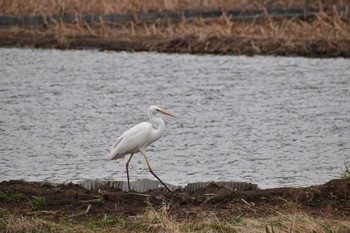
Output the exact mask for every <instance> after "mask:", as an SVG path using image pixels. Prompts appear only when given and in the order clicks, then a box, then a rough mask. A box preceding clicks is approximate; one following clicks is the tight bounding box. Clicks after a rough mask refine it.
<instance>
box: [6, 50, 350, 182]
mask: <svg viewBox="0 0 350 233" xmlns="http://www.w3.org/2000/svg"><path fill="white" fill-rule="evenodd" d="M0 55H1V56H0V64H1V66H0V73H1V79H0V115H1V119H0V132H1V134H0V140H1V146H0V167H1V169H0V180H9V179H26V180H47V181H78V180H81V179H91V178H114V179H125V177H126V174H125V167H124V166H125V162H126V161H125V160H122V161H117V162H115V161H108V160H107V159H106V157H107V154H108V152H109V149H110V145H111V144H112V143H113V142H114V140H115V139H116V138H117V136H119V135H120V134H121V133H122V132H123V131H124V130H126V129H128V128H130V127H132V126H133V125H134V124H135V123H137V122H140V121H144V120H147V108H148V106H149V105H153V104H156V105H159V106H162V107H164V108H166V109H168V110H169V111H171V112H173V113H174V114H175V115H177V116H178V118H176V119H172V118H166V119H165V120H166V123H167V128H168V129H167V133H166V135H165V137H164V138H162V139H161V140H160V141H159V142H156V143H155V145H151V146H150V147H149V150H148V154H149V159H150V161H151V164H152V166H153V168H154V170H155V171H156V173H157V174H158V175H159V176H160V177H162V179H163V180H164V181H166V182H169V183H173V184H185V183H187V182H195V181H207V180H236V181H251V182H255V183H258V184H259V186H260V187H276V186H304V185H310V184H315V183H322V182H324V181H327V180H329V179H331V178H337V177H339V175H340V174H341V172H342V168H343V167H344V163H346V162H347V163H349V162H350V140H349V138H350V101H349V99H350V98H349V97H350V76H349V72H348V71H349V70H350V63H349V62H348V60H346V59H307V58H281V57H259V56H256V57H244V56H194V55H176V54H157V53H126V52H121V53H116V52H99V51H74V50H72V51H60V50H33V49H0ZM130 166H131V167H130V168H131V178H132V179H136V178H141V177H143V178H152V176H151V175H150V174H149V173H148V170H147V166H146V165H145V162H144V159H143V158H142V156H135V157H134V158H133V160H132V163H131V165H130Z"/></svg>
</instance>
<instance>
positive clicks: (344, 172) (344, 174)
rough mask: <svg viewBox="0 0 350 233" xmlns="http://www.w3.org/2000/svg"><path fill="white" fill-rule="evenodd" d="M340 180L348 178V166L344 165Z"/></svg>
mask: <svg viewBox="0 0 350 233" xmlns="http://www.w3.org/2000/svg"><path fill="white" fill-rule="evenodd" d="M342 178H344V179H348V178H350V165H349V166H348V165H347V164H345V169H343V175H342Z"/></svg>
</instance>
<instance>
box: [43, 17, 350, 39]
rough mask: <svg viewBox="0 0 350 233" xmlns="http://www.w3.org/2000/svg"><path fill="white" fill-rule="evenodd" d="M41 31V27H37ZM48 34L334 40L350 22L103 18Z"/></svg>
mask: <svg viewBox="0 0 350 233" xmlns="http://www.w3.org/2000/svg"><path fill="white" fill-rule="evenodd" d="M36 31H37V32H38V33H39V32H40V30H39V29H37V30H36ZM45 33H48V34H55V35H56V37H57V39H58V40H62V39H63V38H65V37H76V36H93V37H106V38H107V37H108V38H115V37H128V38H145V37H151V38H163V39H165V38H180V37H194V38H197V40H198V41H202V40H207V39H208V38H213V37H216V38H250V39H283V40H284V41H295V40H315V39H323V40H334V39H349V38H350V24H349V22H348V20H344V19H341V18H340V17H339V16H338V15H334V16H328V15H326V14H324V13H320V14H318V15H317V18H316V19H315V20H313V21H312V22H305V21H301V20H298V19H283V20H280V21H273V20H265V21H264V22H255V23H249V22H233V21H230V20H229V19H227V17H221V18H220V19H218V20H203V19H195V20H190V21H189V20H183V21H181V22H177V23H159V22H156V23H150V24H144V23H136V22H129V23H125V24H123V25H114V26H111V25H108V24H106V23H105V22H104V21H103V19H100V22H99V23H98V24H95V25H88V24H86V23H81V22H80V23H76V24H64V23H62V22H57V23H56V24H55V25H53V26H51V27H49V28H47V29H45Z"/></svg>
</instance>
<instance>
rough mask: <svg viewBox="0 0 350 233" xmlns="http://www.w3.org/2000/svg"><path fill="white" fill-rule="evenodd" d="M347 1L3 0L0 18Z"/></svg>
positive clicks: (326, 4) (329, 4)
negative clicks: (1, 16)
mask: <svg viewBox="0 0 350 233" xmlns="http://www.w3.org/2000/svg"><path fill="white" fill-rule="evenodd" d="M347 4H349V3H348V1H346V0H341V1H337V0H315V1H308V0H290V1H286V0H240V1H237V0H215V1H209V0H143V1H140V0H98V1H97V0H26V1H23V0H2V1H0V15H8V16H23V15H58V14H63V13H68V14H83V13H92V14H110V13H126V12H129V13H130V12H131V13H133V12H149V11H183V10H189V9H197V10H199V9H200V10H208V9H210V10H211V9H226V10H227V9H242V10H245V9H264V8H306V7H313V8H323V7H327V8H330V7H332V6H333V5H335V6H345V5H347Z"/></svg>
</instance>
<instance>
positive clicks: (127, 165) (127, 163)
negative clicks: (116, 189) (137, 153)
mask: <svg viewBox="0 0 350 233" xmlns="http://www.w3.org/2000/svg"><path fill="white" fill-rule="evenodd" d="M132 156H134V154H131V155H130V158H129V159H128V162H126V165H125V166H126V176H127V177H128V192H130V191H131V189H130V181H129V163H130V160H131V158H132Z"/></svg>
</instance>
